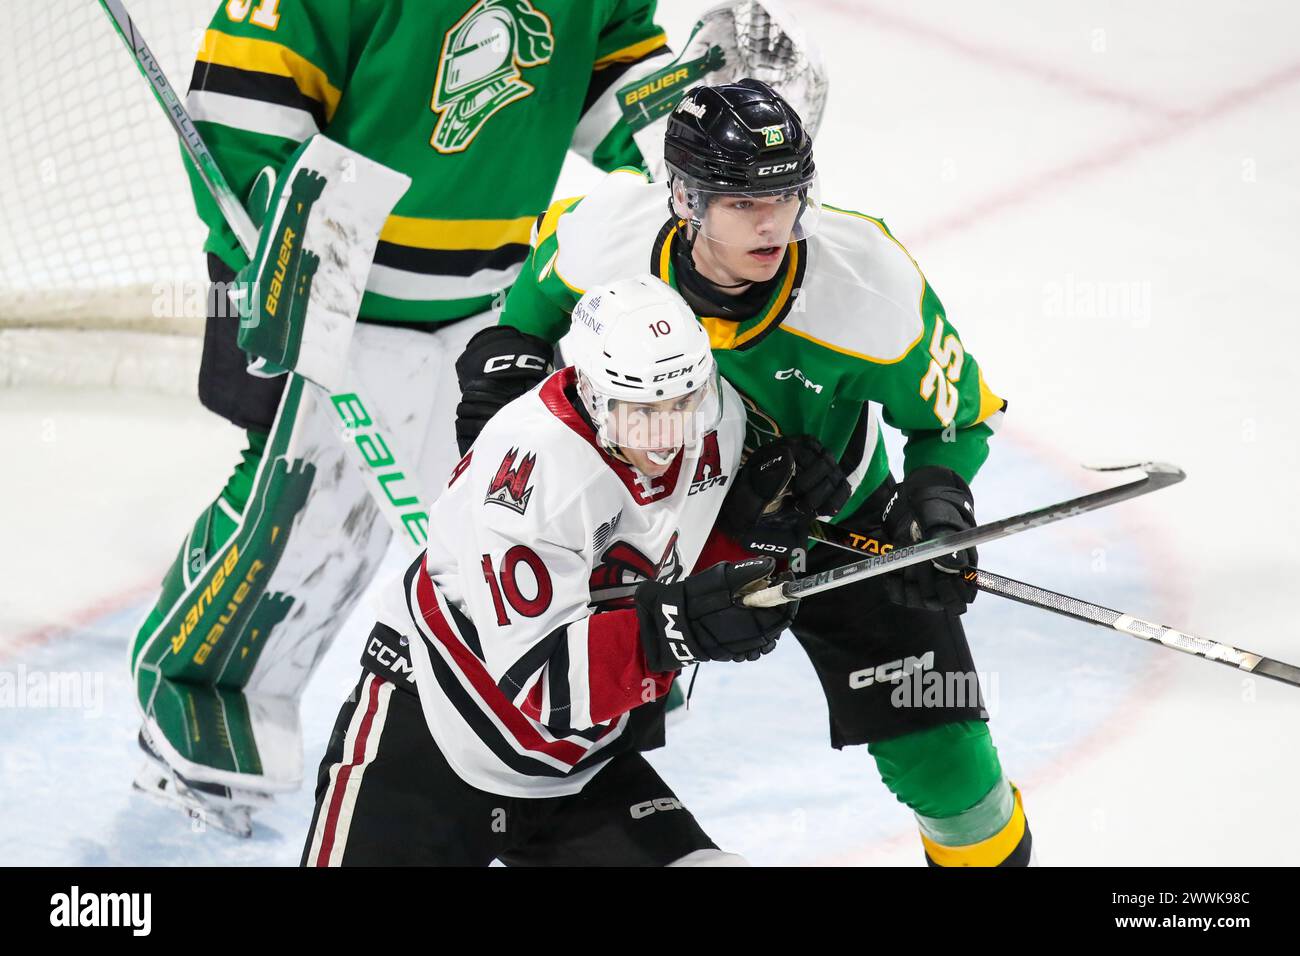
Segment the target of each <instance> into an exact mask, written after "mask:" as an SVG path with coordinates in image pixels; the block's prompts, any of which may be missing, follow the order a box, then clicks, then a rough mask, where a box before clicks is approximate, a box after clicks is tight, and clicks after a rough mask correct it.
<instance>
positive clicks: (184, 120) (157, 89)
mask: <svg viewBox="0 0 1300 956" xmlns="http://www.w3.org/2000/svg"><path fill="white" fill-rule="evenodd" d="M99 4H100V6H101V7H102V8H103V10H104V12H105V13H106V14H107V15H108V18H109V20H110V21H111V22H112V24H113V28H114V30H116V32H117V35H118V36H119V37H121V39H122V42H123V43H125V44H126V46H127V49H129V50H130V51H131V55H132V56H133V57H134V59H135V64H136V67H137V68H138V69H139V70H140V73H141V75H142V76H144V78H145V79H146V80H148V81H149V88H150V90H151V91H152V92H153V95H154V99H155V100H157V102H158V105H159V106H161V107H162V109H163V112H165V113H166V114H167V118H168V120H169V121H170V122H171V124H172V128H173V129H174V130H175V131H176V135H177V136H178V137H179V138H180V141H181V145H182V146H183V147H184V149H185V153H186V155H187V156H188V157H189V158H190V160H191V162H193V163H194V166H195V168H196V169H197V170H198V173H199V176H200V178H201V179H202V180H203V183H204V185H205V186H207V188H208V192H209V193H211V195H212V198H213V200H215V201H216V203H217V205H218V207H220V209H221V214H222V216H224V217H225V220H226V222H227V223H228V224H229V226H230V228H231V230H232V231H233V232H234V234H235V238H236V239H237V240H238V241H239V245H240V247H241V248H242V249H243V250H244V252H245V254H246V255H248V257H249V258H250V259H252V258H253V257H255V256H256V254H257V244H258V237H259V236H258V229H257V227H256V226H255V225H254V224H253V220H252V218H251V217H250V216H249V214H248V211H247V210H246V209H245V208H244V206H243V204H242V203H241V202H240V201H239V199H238V197H237V196H236V195H235V192H234V190H233V189H231V187H230V184H229V183H228V182H227V181H226V177H225V176H224V175H223V174H222V172H221V168H220V167H219V166H218V165H217V161H216V157H214V156H213V155H212V152H211V151H210V150H209V149H208V146H207V143H205V142H204V141H203V136H202V135H201V134H200V133H199V131H198V129H197V128H196V127H195V125H194V120H193V119H192V118H191V116H190V115H189V112H188V111H187V110H186V109H185V104H184V103H183V102H182V101H181V98H180V96H178V95H177V93H176V90H175V88H174V87H173V86H172V85H171V83H170V82H169V81H168V79H167V77H166V75H165V74H164V73H163V71H162V67H161V65H160V64H159V63H158V61H157V59H156V58H155V57H154V55H153V52H152V51H151V50H150V49H149V46H148V44H146V43H145V41H144V37H143V36H142V35H141V34H140V31H139V29H138V28H137V27H136V25H135V21H134V20H132V19H131V15H130V14H129V13H127V11H126V7H125V6H123V4H122V0H99ZM289 374H290V375H293V374H295V373H294V372H292V371H290V372H289ZM305 381H306V383H307V384H308V385H309V386H310V387H312V388H314V389H317V390H318V391H319V393H320V394H321V395H322V396H323V397H326V398H327V400H328V401H329V403H330V405H331V407H333V408H334V409H336V410H339V409H341V408H351V407H353V404H352V402H353V401H355V404H356V405H357V406H361V407H365V408H372V407H373V406H372V405H369V404H368V403H367V402H366V401H365V399H364V396H360V395H357V394H356V391H355V390H353V391H352V392H351V393H349V394H347V395H337V396H336V395H334V394H333V393H332V390H331V389H327V388H324V387H323V386H321V385H320V384H319V383H316V382H312V381H311V380H310V379H306V380H305ZM340 415H341V412H340ZM336 434H337V435H338V438H339V440H340V441H341V442H342V443H343V445H344V447H345V448H346V449H347V454H348V458H349V459H350V460H351V461H352V463H353V465H354V466H355V467H356V468H357V471H358V472H359V473H360V475H361V479H362V483H363V484H364V485H365V487H366V491H367V492H368V493H369V495H370V497H371V498H372V499H373V500H374V502H375V505H376V506H377V507H378V508H379V511H380V512H381V513H382V514H383V516H384V518H385V520H386V521H387V522H388V525H389V527H391V528H392V529H393V532H394V533H395V534H396V535H397V536H398V538H399V539H402V540H404V541H406V543H407V545H408V547H409V548H410V550H411V552H412V553H414V552H417V551H419V550H420V549H421V548H423V547H424V544H425V541H426V539H427V528H426V526H425V522H424V514H425V513H426V511H427V508H426V507H425V505H424V503H423V502H422V501H420V500H418V499H419V495H418V493H417V491H416V489H415V487H413V483H412V482H407V483H406V487H404V488H403V497H402V498H401V499H400V502H401V508H400V509H399V507H398V504H397V502H395V501H394V500H393V498H392V497H391V495H390V494H389V492H388V489H387V485H386V483H385V482H386V481H389V480H391V479H392V477H393V475H394V474H398V475H400V476H412V477H413V476H414V475H415V472H414V471H412V470H411V469H409V468H406V467H405V466H404V465H403V461H404V459H403V458H402V456H401V455H400V454H398V453H397V452H396V451H395V449H394V447H393V442H392V440H391V438H389V436H387V435H385V436H382V437H383V441H384V444H385V447H386V448H387V452H388V458H387V459H386V461H388V462H389V464H387V465H386V466H385V469H384V470H385V474H384V475H383V476H381V475H380V474H379V473H378V472H377V471H376V470H375V467H374V466H372V464H371V462H370V461H369V460H368V459H367V457H366V454H365V453H364V452H363V451H362V450H361V448H359V447H358V445H357V443H356V441H355V440H354V438H355V435H354V429H352V428H350V427H349V422H347V421H345V420H344V419H343V418H342V417H340V421H339V429H338V431H337V433H336ZM413 516H415V517H414V518H413Z"/></svg>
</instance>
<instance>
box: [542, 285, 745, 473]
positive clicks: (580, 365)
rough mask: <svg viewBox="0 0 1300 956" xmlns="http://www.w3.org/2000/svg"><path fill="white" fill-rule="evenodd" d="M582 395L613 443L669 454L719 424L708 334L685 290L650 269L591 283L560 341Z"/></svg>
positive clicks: (602, 435) (662, 457)
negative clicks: (595, 284) (679, 291)
mask: <svg viewBox="0 0 1300 956" xmlns="http://www.w3.org/2000/svg"><path fill="white" fill-rule="evenodd" d="M560 351H561V353H562V354H563V356H564V359H565V361H567V362H568V363H569V364H571V365H573V366H574V367H575V368H576V370H577V379H578V395H579V398H580V399H581V400H582V403H583V406H584V408H585V409H586V411H587V414H588V415H589V416H590V417H591V420H592V423H593V424H594V425H595V427H596V434H597V436H598V437H599V439H600V441H601V443H602V444H604V445H606V446H607V447H609V448H613V449H618V448H624V449H627V448H632V449H638V450H642V451H645V452H647V453H648V454H649V456H650V458H651V460H652V461H657V462H658V463H660V464H662V463H664V462H667V461H670V460H671V459H672V457H673V456H674V455H676V454H677V452H678V451H680V450H681V449H682V448H683V447H691V446H693V445H695V444H696V443H697V442H699V441H700V440H701V439H702V438H703V437H704V436H705V435H706V434H708V433H709V432H710V431H712V430H713V429H714V428H716V427H717V425H718V420H719V419H720V418H721V417H722V405H721V400H720V398H719V394H718V385H717V382H716V376H717V371H716V367H715V365H714V361H713V353H712V352H711V351H710V349H709V336H708V333H707V332H705V331H704V329H703V327H701V325H700V323H699V321H698V320H697V319H696V317H695V313H694V312H692V311H691V309H690V307H689V306H687V304H686V303H685V301H683V300H682V297H681V296H680V295H678V294H677V292H676V291H675V290H674V289H673V288H672V287H670V286H668V285H667V284H665V283H663V282H661V281H660V280H659V279H656V278H655V277H654V276H650V275H640V276H635V277H634V278H631V279H623V280H620V281H618V282H614V283H612V284H609V285H603V286H600V287H599V288H596V289H592V290H591V291H589V292H588V293H587V294H586V295H584V296H583V297H582V299H581V300H579V302H578V304H577V305H576V306H575V307H574V309H573V316H572V324H571V325H570V327H569V331H568V333H567V334H566V335H565V336H564V338H563V339H561V340H560Z"/></svg>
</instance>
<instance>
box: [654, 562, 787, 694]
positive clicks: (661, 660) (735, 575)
mask: <svg viewBox="0 0 1300 956" xmlns="http://www.w3.org/2000/svg"><path fill="white" fill-rule="evenodd" d="M773 567H774V562H773V561H772V559H771V558H752V559H751V560H748V561H741V562H739V563H736V564H732V563H729V562H728V563H723V564H716V565H714V566H713V567H711V568H709V569H708V570H707V571H702V572H701V573H699V574H693V575H691V576H690V577H688V578H685V579H683V580H681V581H678V582H677V583H675V584H660V583H659V582H658V581H646V582H644V583H643V584H642V585H641V586H640V587H638V588H637V589H636V597H635V601H636V610H637V619H638V621H639V623H640V631H641V646H642V647H643V648H644V649H645V656H646V663H647V664H649V665H650V669H651V670H652V671H655V672H659V673H662V672H664V671H676V670H681V669H682V668H683V667H685V666H686V665H687V664H694V663H695V662H696V661H756V660H758V659H759V658H760V657H761V656H763V655H764V654H766V653H767V652H768V651H770V650H772V648H774V647H776V642H777V638H779V637H780V636H781V632H782V631H784V630H785V629H786V628H787V627H789V626H790V622H791V621H793V620H794V615H795V611H796V610H798V602H797V601H796V602H791V603H789V604H782V605H780V606H779V607H772V608H750V607H745V606H744V605H743V604H741V603H740V599H741V597H742V596H743V593H745V592H747V591H749V590H757V589H758V588H759V587H762V586H765V585H766V581H765V579H766V578H767V576H768V575H770V574H771V573H772V569H773Z"/></svg>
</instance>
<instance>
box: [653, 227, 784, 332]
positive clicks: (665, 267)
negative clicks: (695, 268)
mask: <svg viewBox="0 0 1300 956" xmlns="http://www.w3.org/2000/svg"><path fill="white" fill-rule="evenodd" d="M677 224H678V226H679V227H680V226H683V225H685V220H680V219H679V220H678V222H677ZM676 238H677V230H676V229H674V230H673V231H672V232H670V233H669V234H668V238H667V239H666V240H665V241H664V244H663V247H662V248H661V249H660V250H659V278H660V279H662V280H663V281H664V282H668V281H669V277H670V276H671V275H672V272H671V263H672V248H673V241H674V240H675V239H676ZM789 248H790V261H789V263H788V264H787V267H786V272H785V281H783V282H782V283H781V289H780V291H779V292H778V293H777V294H776V297H775V298H774V299H773V300H772V304H771V306H769V307H768V310H767V312H766V313H765V314H764V315H763V317H762V318H761V319H759V320H758V322H757V323H755V324H754V326H753V327H752V328H749V329H747V330H746V331H745V332H744V333H743V334H741V335H737V334H736V330H737V329H738V328H739V327H740V323H739V322H735V321H733V320H730V319H721V318H717V317H716V316H709V315H702V316H700V317H699V318H700V324H701V325H702V326H704V331H706V332H708V333H709V348H711V349H734V348H739V347H740V346H742V345H744V344H745V343H746V342H748V341H750V340H751V339H753V338H756V337H757V336H760V335H762V334H763V333H764V332H765V331H766V330H767V328H768V326H770V325H771V324H772V323H773V322H774V321H776V317H777V316H779V315H780V314H781V312H782V310H783V309H784V308H785V305H786V303H787V302H789V301H790V294H791V292H792V291H793V290H794V278H795V276H796V275H797V274H798V272H799V244H798V243H797V242H792V243H790V246H789ZM791 331H793V330H791Z"/></svg>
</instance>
